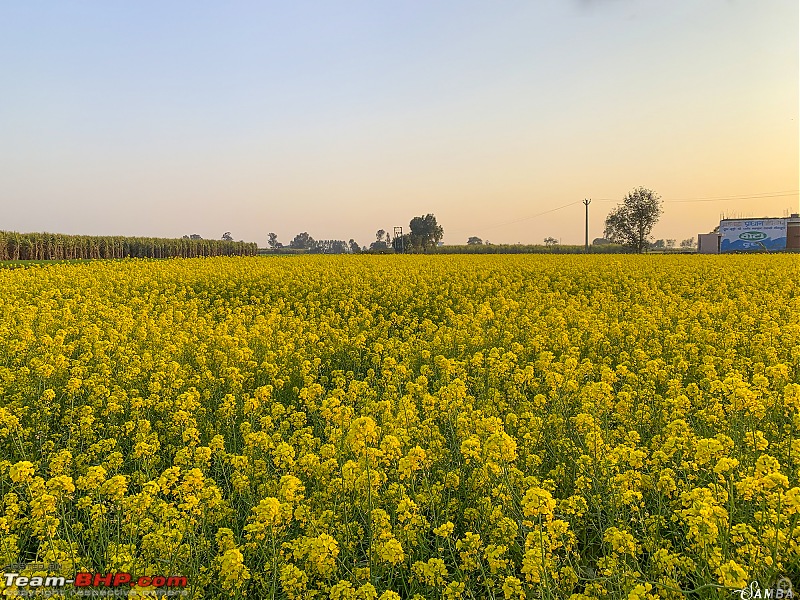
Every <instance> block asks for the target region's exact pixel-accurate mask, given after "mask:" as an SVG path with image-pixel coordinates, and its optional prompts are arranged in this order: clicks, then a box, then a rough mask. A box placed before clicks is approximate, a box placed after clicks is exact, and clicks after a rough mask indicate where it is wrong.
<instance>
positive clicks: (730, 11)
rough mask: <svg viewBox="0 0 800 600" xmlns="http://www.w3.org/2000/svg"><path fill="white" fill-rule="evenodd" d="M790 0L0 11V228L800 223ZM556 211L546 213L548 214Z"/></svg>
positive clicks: (73, 4)
mask: <svg viewBox="0 0 800 600" xmlns="http://www.w3.org/2000/svg"><path fill="white" fill-rule="evenodd" d="M799 10H800V9H799V8H798V2H797V0H701V1H699V0H670V1H669V2H660V1H656V0H526V1H515V0H506V1H503V2H490V1H488V0H484V1H481V2H478V1H473V0H457V1H456V0H440V1H437V0H434V1H430V0H428V1H426V2H422V1H416V0H407V1H406V0H404V1H401V2H388V1H382V0H378V1H376V0H370V1H363V2H360V1H359V2H352V1H348V0H340V1H337V2H322V1H314V2H311V1H307V0H296V1H292V2H262V1H259V2H243V1H231V2H224V3H223V2H211V1H206V0H193V1H192V2H188V1H180V0H175V1H171V2H155V1H150V0H137V1H136V2H108V1H103V2H101V1H71V0H58V1H41V2H14V1H12V0H0V230H11V231H23V232H33V231H50V232H61V233H75V234H91V235H135V236H158V237H180V236H182V235H185V234H191V233H198V234H200V235H201V236H203V237H205V238H220V237H221V236H222V234H223V233H224V232H226V231H230V232H231V233H232V235H233V237H234V238H235V239H244V240H246V241H255V242H257V243H258V244H259V246H266V240H267V234H268V232H275V233H277V234H278V239H279V240H280V241H281V242H283V243H284V244H288V243H289V242H290V241H291V239H292V238H293V237H294V236H295V235H296V234H297V233H299V232H302V231H305V232H308V233H309V234H310V235H311V236H312V237H314V238H316V239H344V240H349V239H350V238H354V239H356V241H358V242H359V243H360V244H362V245H366V244H369V243H370V242H371V241H373V240H374V239H375V232H376V230H378V229H386V230H388V231H391V230H392V228H393V227H394V226H402V227H404V229H405V230H407V228H408V223H409V221H410V220H411V218H413V217H415V216H420V215H424V214H427V213H433V214H434V215H435V216H436V218H437V220H438V222H439V224H440V225H442V227H443V228H444V232H445V235H444V241H445V242H446V243H448V244H456V243H464V242H465V241H466V240H467V238H468V237H470V236H478V237H481V238H483V239H484V240H489V241H490V242H492V243H517V242H522V243H541V242H542V240H543V239H544V238H545V237H555V238H556V239H559V240H560V241H561V242H562V243H565V244H567V243H582V242H583V237H584V207H583V204H582V203H581V201H582V200H583V199H584V198H590V199H592V203H591V204H590V207H589V210H590V218H589V227H590V238H594V237H600V236H601V235H602V230H603V223H604V220H605V217H606V215H607V214H608V212H609V211H610V210H611V209H612V208H614V206H616V205H617V204H618V203H619V202H621V200H622V199H623V197H624V196H625V195H626V194H627V193H628V192H629V191H631V190H632V189H634V188H636V187H639V186H643V187H646V188H649V189H652V190H654V191H655V192H657V193H658V194H659V195H660V196H661V197H662V199H663V200H664V213H663V216H662V218H661V221H660V222H659V223H658V225H657V226H656V228H655V229H654V231H653V234H654V237H656V238H675V239H677V240H678V241H680V240H681V239H684V238H687V237H691V236H694V235H696V234H697V233H701V232H702V233H704V232H707V231H710V230H711V229H712V228H713V227H714V226H715V225H717V224H718V222H719V218H720V215H721V214H724V215H726V216H742V217H762V216H778V217H779V216H783V215H784V214H785V213H786V211H789V212H798V210H799V208H798V187H799V185H798V179H799V178H800V173H799V167H798V165H800V156H799V153H798V146H799V143H800V142H799V140H798V107H799V106H800V94H799V93H798V79H799V78H800V64H799V60H798V56H799V55H800V54H799V52H798V30H799V29H800V28H799V23H800V18H799V15H798V11H799ZM554 209H557V210H554Z"/></svg>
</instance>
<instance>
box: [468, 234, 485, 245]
mask: <svg viewBox="0 0 800 600" xmlns="http://www.w3.org/2000/svg"><path fill="white" fill-rule="evenodd" d="M482 244H483V240H482V239H481V238H479V237H478V236H476V235H473V236H472V237H471V238H469V239H468V240H467V246H480V245H482Z"/></svg>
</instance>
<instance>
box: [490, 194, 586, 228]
mask: <svg viewBox="0 0 800 600" xmlns="http://www.w3.org/2000/svg"><path fill="white" fill-rule="evenodd" d="M582 202H583V201H582V200H576V201H575V202H570V203H569V204H564V205H563V206H558V207H556V208H551V209H549V210H545V211H543V212H540V213H537V214H535V215H531V216H530V217H522V218H521V219H515V220H514V221H507V222H506V223H498V224H497V225H489V226H488V227H483V228H482V229H494V228H495V227H505V226H506V225H513V224H514V223H522V222H523V221H529V220H530V219H535V218H536V217H541V216H542V215H546V214H548V213H551V212H556V211H557V210H561V209H562V208H567V207H570V206H575V205H576V204H581V203H582Z"/></svg>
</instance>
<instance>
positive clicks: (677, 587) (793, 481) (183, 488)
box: [0, 255, 800, 600]
mask: <svg viewBox="0 0 800 600" xmlns="http://www.w3.org/2000/svg"><path fill="white" fill-rule="evenodd" d="M798 280H800V262H798V261H797V259H796V258H793V257H791V256H715V257H705V256H663V257H657V259H656V258H654V257H650V256H644V257H641V256H509V255H498V256H468V257H458V256H448V257H441V256H430V257H426V256H394V257H386V256H347V257H341V256H339V257H328V256H317V257H270V258H263V257H262V258H259V257H239V258H210V259H194V260H182V259H176V260H169V261H135V260H132V261H118V262H100V261H97V262H92V263H89V264H80V265H66V264H53V265H49V266H45V267H32V268H29V269H15V270H0V289H1V290H2V291H3V293H2V294H0V562H2V563H4V564H9V563H15V562H26V563H34V562H47V561H58V562H60V563H61V564H62V565H65V566H66V568H69V569H76V570H77V569H89V570H100V571H109V570H113V569H118V570H123V569H124V570H129V571H131V572H134V573H136V574H164V573H166V572H168V574H180V575H184V576H186V577H187V580H188V582H189V591H190V593H191V594H192V595H193V597H195V598H232V597H250V598H267V597H280V598H298V599H301V598H302V599H305V598H318V599H320V600H322V599H331V600H399V598H413V599H414V600H422V599H424V598H462V597H466V598H491V597H493V598H505V599H506V600H511V599H515V600H522V599H524V598H544V597H547V598H572V600H587V599H598V600H600V599H603V600H606V599H612V598H628V599H629V600H652V599H654V598H675V599H677V598H683V597H684V595H685V594H689V595H697V596H698V597H700V596H702V597H705V596H703V594H706V593H711V594H713V593H716V592H715V591H719V593H720V594H721V596H720V597H725V596H728V597H729V596H730V591H729V590H724V589H723V588H726V587H727V588H731V589H738V588H742V587H744V586H746V585H747V584H748V583H749V582H751V581H761V582H763V583H764V586H766V585H768V584H769V583H770V582H774V581H776V580H778V579H779V578H780V577H782V576H784V575H787V574H791V573H796V572H797V571H796V569H797V565H798V564H800V321H798V318H797V315H798V314H800V294H798V293H797V281H798ZM796 583H798V584H800V582H796ZM2 585H3V582H2V581H0V587H2ZM0 591H3V592H4V593H5V592H8V593H11V592H12V591H13V590H0Z"/></svg>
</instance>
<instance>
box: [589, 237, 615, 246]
mask: <svg viewBox="0 0 800 600" xmlns="http://www.w3.org/2000/svg"><path fill="white" fill-rule="evenodd" d="M610 243H611V242H609V241H608V240H607V239H606V238H594V239H593V240H592V246H604V245H606V244H610Z"/></svg>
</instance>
